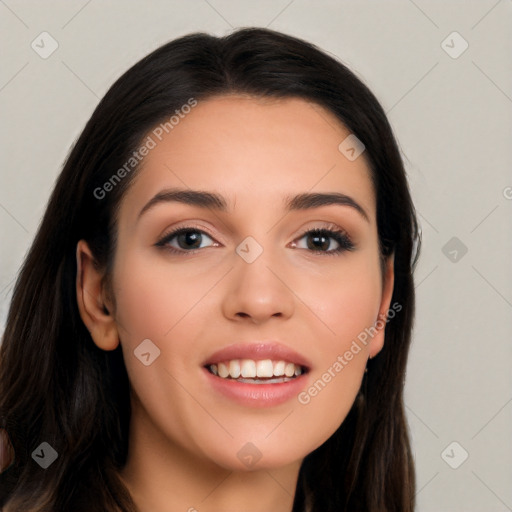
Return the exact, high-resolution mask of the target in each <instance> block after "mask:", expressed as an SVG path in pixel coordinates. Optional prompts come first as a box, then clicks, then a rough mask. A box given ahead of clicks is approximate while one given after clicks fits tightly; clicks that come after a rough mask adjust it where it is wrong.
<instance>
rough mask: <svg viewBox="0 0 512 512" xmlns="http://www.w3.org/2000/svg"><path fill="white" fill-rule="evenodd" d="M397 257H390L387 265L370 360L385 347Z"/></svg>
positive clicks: (371, 343) (371, 344)
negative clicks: (385, 332) (385, 334)
mask: <svg viewBox="0 0 512 512" xmlns="http://www.w3.org/2000/svg"><path fill="white" fill-rule="evenodd" d="M394 263H395V255H394V253H393V254H392V255H391V256H388V258H387V259H386V264H385V271H384V279H383V285H382V297H381V302H380V307H379V314H378V317H377V318H376V319H375V324H374V329H375V331H376V333H375V334H374V336H373V337H372V339H371V341H370V351H369V356H370V359H371V358H372V357H375V356H376V355H377V354H378V353H379V352H380V351H381V350H382V347H383V346H384V331H385V329H386V320H387V316H388V311H389V308H390V305H391V297H392V296H393V288H394V285H395V270H394Z"/></svg>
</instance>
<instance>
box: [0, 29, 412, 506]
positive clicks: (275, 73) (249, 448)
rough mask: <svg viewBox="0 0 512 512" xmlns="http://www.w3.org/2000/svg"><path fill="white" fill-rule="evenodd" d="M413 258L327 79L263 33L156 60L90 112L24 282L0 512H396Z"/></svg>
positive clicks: (376, 166)
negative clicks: (91, 113) (184, 511)
mask: <svg viewBox="0 0 512 512" xmlns="http://www.w3.org/2000/svg"><path fill="white" fill-rule="evenodd" d="M418 241H419V240H418V233H417V224H416V219H415V213H414V208H413V205H412V201H411V198H410V194H409V191H408V186H407V181H406V176H405V171H404V168H403V164H402V161H401V157H400V154H399V151H398V148H397V144H396V142H395V139H394V137H393V134H392V130H391V128H390V125H389V123H388V121H387V119H386V116H385V114H384V112H383V110H382V108H381V106H380V105H379V103H378V101H377V100H376V98H375V97H374V95H373V94H372V93H371V92H370V91H369V90H368V88H367V87H366V86H365V85H364V84H362V83H361V81H360V80H358V79H357V78H356V77H355V75H354V74H353V73H352V72H350V71H349V70H348V69H347V68H346V67H344V66H343V65H342V64H340V63H339V62H337V61H335V60H334V59H332V58H331V57H329V56H327V55H326V54H324V53H322V52H321V51H320V50H318V49H317V48H315V47H314V46H312V45H310V44H308V43H306V42H304V41H301V40H298V39H296V38H293V37H290V36H287V35H284V34H280V33H278V32H274V31H270V30H265V29H243V30H238V31H236V32H234V33H233V34H231V35H229V36H226V37H222V38H217V37H213V36H210V35H206V34H192V35H189V36H186V37H182V38H180V39H177V40H175V41H172V42H170V43H168V44H166V45H164V46H162V47H161V48H159V49H157V50H156V51H154V52H153V53H151V54H150V55H148V56H147V57H145V58H144V59H142V60H141V61H140V62H138V63H137V64H136V65H134V66H133V67H132V68H131V69H129V70H128V71H127V72H126V73H125V74H124V75H123V76H122V77H121V78H119V79H118V80H117V82H116V83H115V84H114V85H113V86H112V87H111V89H110V90H109V91H108V93H107V94H106V95H105V97H104V98H103V100H102V101H101V102H100V104H99V105H98V107H97V108H96V110H95V112H94V113H93V115H92V117H91V119H90V120H89V122H88V124H87V126H86V127H85V129H84V131H83V133H82V135H81V136H80V138H79V139H78V141H77V142H76V144H75V146H74V147H73V149H72V151H71V153H70V155H69V157H68V159H67V162H66V164H65V167H64V169H63V171H62V173H61V175H60V176H59V178H58V181H57V184H56V187H55V190H54V191H53V194H52V196H51V199H50V202H49V205H48V208H47V210H46V213H45V215H44V218H43V221H42V224H41V226H40V228H39V231H38V233H37V236H36V239H35V241H34V243H33V245H32V248H31V250H30V252H29V254H28V256H27V258H26V261H25V263H24V265H23V268H22V269H21V272H20V275H19V277H18V280H17V283H16V286H15V290H14V295H13V299H12V303H11V307H10V311H9V316H8V319H7V325H6V330H5V334H4V338H3V342H2V345H1V348H0V418H1V419H2V422H3V423H2V424H0V427H3V430H1V431H0V432H2V433H3V439H4V443H3V446H4V448H3V454H4V455H3V457H0V463H2V458H3V463H2V465H3V468H2V469H3V472H2V474H0V504H3V506H4V508H3V510H5V511H6V512H7V511H8V512H12V511H22V510H23V511H25V510H26V511H34V512H35V511H41V512H42V511H43V510H44V511H48V510H52V511H70V510H72V511H82V510H83V511H86V510H87V511H91V510H98V511H100V510H101V511H140V512H145V511H151V512H160V511H164V510H165V511H170V510H172V511H175V510H176V511H178V510H189V511H194V510H197V511H200V512H203V511H210V510H248V511H251V512H257V511H263V510H264V511H267V512H268V511H269V510H271V511H293V512H299V511H304V512H306V511H311V512H313V511H322V512H326V511H337V512H338V511H341V510H345V511H363V510H364V511H379V512H382V511H401V512H405V511H407V512H409V511H412V510H413V509H414V489H415V481H414V467H413V461H412V456H411V449H410V444H409V438H408V433H407V424H406V418H405V414H404V405H403V385H404V378H405V369H406V361H407V354H408V349H409V344H410V339H411V329H412V323H413V313H414V286H413V278H412V271H413V267H414V264H415V262H416V257H417V250H415V249H414V247H415V244H416V243H417V242H418Z"/></svg>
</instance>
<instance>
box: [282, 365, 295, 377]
mask: <svg viewBox="0 0 512 512" xmlns="http://www.w3.org/2000/svg"><path fill="white" fill-rule="evenodd" d="M284 374H285V375H286V376H287V377H293V376H294V375H295V365H294V364H293V363H287V364H286V366H285V367H284Z"/></svg>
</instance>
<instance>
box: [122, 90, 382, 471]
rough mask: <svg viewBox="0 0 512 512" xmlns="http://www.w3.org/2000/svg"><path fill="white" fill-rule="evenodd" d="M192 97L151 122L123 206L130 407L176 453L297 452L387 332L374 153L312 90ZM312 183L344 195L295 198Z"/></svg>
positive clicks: (326, 426) (274, 460) (263, 461)
mask: <svg viewBox="0 0 512 512" xmlns="http://www.w3.org/2000/svg"><path fill="white" fill-rule="evenodd" d="M190 110H191V111H190V113H188V114H186V115H184V114H182V115H181V116H180V117H179V122H178V123H176V124H174V125H173V127H172V129H169V126H168V127H167V131H168V133H166V131H165V130H163V129H162V128H161V127H160V129H158V128H156V129H155V130H153V131H152V132H150V133H148V136H150V137H151V139H152V141H153V142H154V143H155V144H153V143H151V142H150V143H149V144H147V145H148V147H149V146H153V145H154V146H155V147H152V148H151V149H149V150H148V153H147V155H146V156H145V157H144V160H143V163H142V164H143V165H142V168H141V170H140V172H139V174H138V175H137V178H136V180H135V181H134V182H133V183H132V186H131V187H130V188H129V190H128V191H127V193H126V194H125V196H124V197H123V200H122V203H121V207H120V211H119V223H118V243H117V248H116V255H115V261H114V271H113V291H114V295H115V301H116V309H115V320H116V325H117V329H118V335H119V339H120V343H121V344H122V350H123V354H124V358H125V363H126V367H127V371H128V375H129V379H130V382H131V386H132V399H133V410H132V415H133V417H132V421H137V422H138V425H139V428H143V429H146V430H147V431H148V432H150V431H151V432H152V433H153V434H154V433H155V432H157V433H158V436H159V439H161V443H162V450H165V449H166V445H167V446H174V447H178V448H179V449H180V450H182V451H184V452H186V453H189V454H190V455H191V456H194V457H198V458H199V459H202V460H204V461H205V462H206V461H208V462H213V463H215V464H217V465H220V466H222V467H224V468H226V469H236V470H244V469H252V468H256V467H257V468H272V467H278V466H284V465H286V464H292V463H296V462H297V461H300V460H302V459H303V458H304V457H305V456H306V455H307V454H308V453H310V452H311V451H313V450H314V449H315V448H317V447H318V446H319V445H321V444H322V443H323V442H324V441H326V440H327V439H328V438H329V437H330V436H331V435H332V434H333V433H334V432H335V431H336V429H337V428H338V427H339V426H340V424H341V423H342V422H343V420H344V418H345V417H346V415H347V413H348V412H349V410H350V408H351V406H352V404H353V402H354V399H355V397H356V395H357V392H358V390H359V387H360V384H361V380H362V377H363V373H364V369H365V366H366V361H367V359H368V357H369V356H370V355H375V354H376V353H377V352H378V351H379V350H380V348H381V346H382V342H383V331H382V329H381V330H378V331H377V332H376V333H374V331H371V329H370V328H372V327H373V326H374V325H375V323H376V321H377V320H378V318H379V317H378V315H379V313H385V312H386V311H387V309H388V307H389V300H390V294H391V287H392V270H389V269H390V268H391V267H390V266H388V273H387V277H388V279H387V286H385V284H384V285H383V281H382V273H381V268H380V262H379V252H378V237H377V226H376V209H375V208H376V207H375V196H374V191H373V188H372V184H371V180H370V174H369V169H368V166H367V162H366V161H365V158H364V153H363V155H362V156H361V157H359V158H356V159H355V160H354V159H353V158H347V156H346V155H348V156H351V157H352V153H354V152H350V150H349V151H348V153H347V152H345V153H344V152H342V151H341V150H340V149H339V148H338V147H339V145H340V143H341V142H342V141H344V139H346V137H347V136H349V135H350V132H349V131H348V130H347V129H346V128H344V127H343V126H342V125H341V124H340V123H339V122H338V121H337V120H336V118H335V117H334V116H333V115H332V114H331V113H329V112H328V111H326V110H324V109H322V108H321V107H319V106H317V105H312V104H310V103H308V102H305V101H303V100H300V99H286V100H279V101H277V100H275V101H269V100H261V99H255V98H249V97H243V96H229V97H228V96H224V97H218V98H214V99H210V100H207V101H202V102H199V103H198V104H197V106H195V107H193V108H191V109H190ZM160 139H161V140H160ZM146 140H147V139H146ZM349 140H350V139H349ZM176 191H181V195H174V196H173V194H174V193H175V192H176ZM197 191H200V192H201V193H202V194H205V195H204V196H199V195H197V194H196V195H193V194H192V192H194V193H196V192H197ZM171 192H172V193H171ZM166 194H167V195H166ZM206 194H207V195H206ZM308 194H338V198H341V199H340V200H339V201H338V202H331V204H327V203H328V201H327V202H326V201H322V200H321V199H318V198H317V200H316V201H310V200H308V199H307V198H304V197H303V198H302V199H301V198H299V199H296V200H295V201H294V197H296V196H301V195H308ZM213 195H215V196H219V199H218V200H217V199H216V200H212V196H213ZM345 196H346V197H345ZM155 197H156V198H158V199H156V200H155V199H154V198H155ZM173 197H174V199H173ZM221 202H222V206H221ZM289 202H291V203H292V208H289V207H288V206H287V205H288V203H289ZM322 203H324V204H322ZM141 212H142V213H141ZM185 228H186V231H185V232H182V233H181V234H177V235H172V234H171V233H172V232H173V231H175V230H178V229H185ZM315 229H316V230H325V229H328V230H331V231H333V233H325V232H319V233H315V232H313V233H309V231H310V230H315ZM336 232H339V234H338V233H336ZM365 329H367V330H370V331H366V332H367V333H368V332H372V333H374V335H373V336H368V335H367V336H366V344H364V343H363V342H361V341H359V340H360V339H361V338H364V336H361V333H363V332H365ZM358 336H359V340H358ZM144 340H146V341H144ZM147 340H150V341H147ZM354 340H355V342H356V345H354ZM141 344H142V345H141ZM356 346H357V347H358V348H359V350H357V349H356V348H355V347H356ZM158 351H159V352H158ZM219 351H224V352H223V353H219ZM348 352H349V353H350V354H352V357H350V355H349V354H347V353H348ZM158 354H159V355H158ZM240 361H241V362H240ZM269 361H270V362H269ZM290 363H294V365H291V364H290ZM239 366H240V368H239ZM299 368H300V369H299ZM296 370H297V373H300V371H303V374H302V375H298V376H294V377H288V378H284V377H283V371H284V372H285V377H286V375H287V374H288V375H290V374H291V373H293V374H295V373H296ZM227 371H231V373H229V376H226V372H227ZM240 371H242V372H243V375H245V378H246V379H248V381H246V382H241V381H240V380H239V379H236V378H235V377H236V376H237V375H238V373H239V372H240ZM254 371H256V372H257V373H256V377H257V378H256V379H252V377H253V376H254V373H251V372H254ZM215 373H217V374H218V375H215ZM219 374H220V375H219ZM221 375H222V376H221ZM258 375H259V376H260V377H259V378H258ZM270 376H272V377H270ZM265 379H266V380H265ZM269 380H270V383H264V382H268V381H269ZM284 381H286V382H284ZM315 390H316V391H315ZM141 425H142V427H140V426H141Z"/></svg>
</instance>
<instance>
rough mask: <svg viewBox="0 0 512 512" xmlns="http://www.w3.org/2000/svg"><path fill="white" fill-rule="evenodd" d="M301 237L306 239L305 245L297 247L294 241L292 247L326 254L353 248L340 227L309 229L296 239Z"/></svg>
mask: <svg viewBox="0 0 512 512" xmlns="http://www.w3.org/2000/svg"><path fill="white" fill-rule="evenodd" d="M303 238H306V239H307V242H306V247H298V245H297V244H296V243H294V247H298V248H299V249H308V250H310V251H313V252H315V253H324V254H327V255H335V254H338V253H341V252H343V251H352V250H354V249H355V246H354V244H353V243H352V241H351V240H350V238H349V236H348V235H347V234H346V233H345V232H344V231H342V230H340V229H326V228H322V229H320V228H316V229H310V230H308V231H306V232H304V233H303V234H302V236H301V237H300V238H299V239H298V240H301V239H303ZM333 246H334V247H333Z"/></svg>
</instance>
